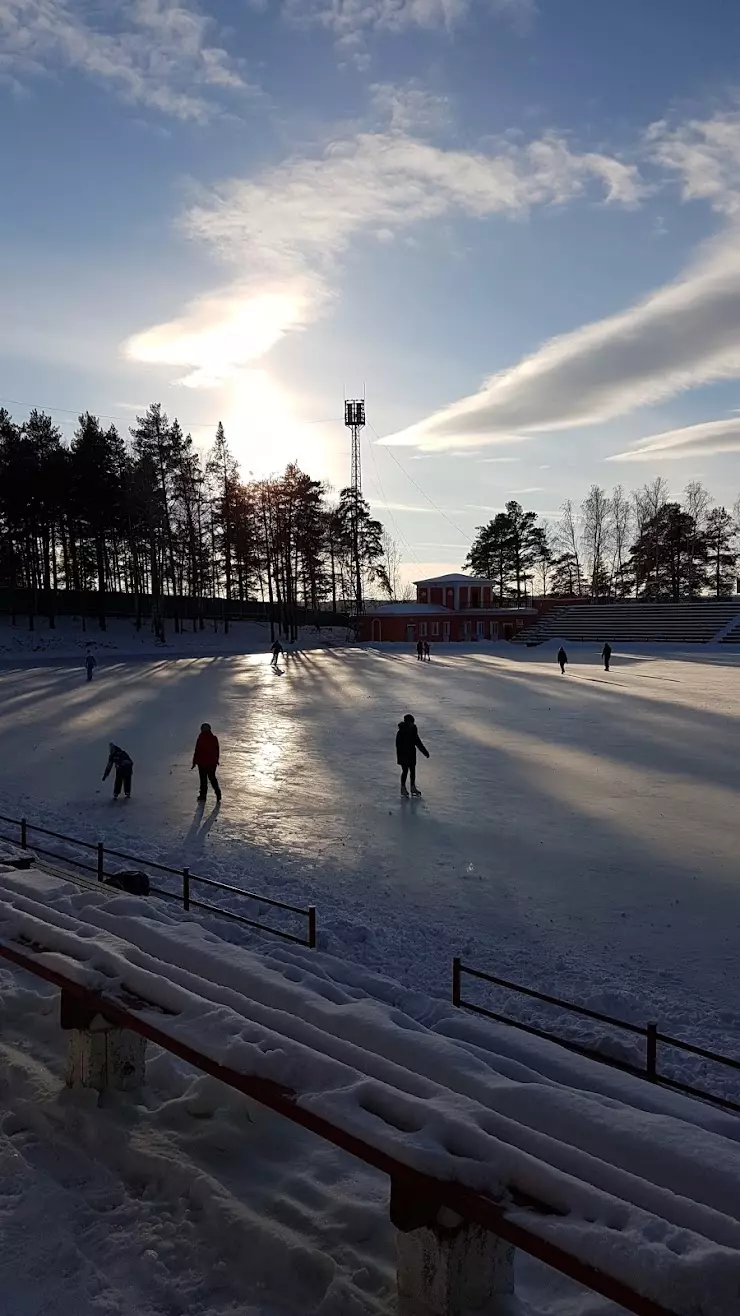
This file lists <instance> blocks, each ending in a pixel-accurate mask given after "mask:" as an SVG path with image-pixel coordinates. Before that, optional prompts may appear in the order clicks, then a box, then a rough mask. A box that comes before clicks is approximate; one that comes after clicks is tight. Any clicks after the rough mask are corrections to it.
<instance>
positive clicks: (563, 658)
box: [558, 644, 568, 676]
mask: <svg viewBox="0 0 740 1316" xmlns="http://www.w3.org/2000/svg"><path fill="white" fill-rule="evenodd" d="M567 661H568V655H567V653H566V652H565V649H564V648H563V646H562V644H561V646H560V648H559V649H558V664H559V666H560V675H561V676H565V664H566V663H567Z"/></svg>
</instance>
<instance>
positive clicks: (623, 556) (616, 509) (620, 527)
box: [611, 484, 633, 597]
mask: <svg viewBox="0 0 740 1316" xmlns="http://www.w3.org/2000/svg"><path fill="white" fill-rule="evenodd" d="M611 509H612V515H611V549H612V581H613V584H614V592H615V593H616V594H618V595H621V596H622V597H624V593H625V586H626V567H627V559H628V556H629V543H630V534H631V531H632V520H633V512H632V503H631V502H630V499H629V498H628V497H627V495H626V494H625V492H624V489H623V488H622V486H621V484H617V485H615V487H614V489H613V490H612V496H611Z"/></svg>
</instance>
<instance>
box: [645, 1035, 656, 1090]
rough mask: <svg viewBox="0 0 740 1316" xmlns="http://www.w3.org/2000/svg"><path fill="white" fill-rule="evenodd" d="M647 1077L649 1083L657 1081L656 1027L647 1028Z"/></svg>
mask: <svg viewBox="0 0 740 1316" xmlns="http://www.w3.org/2000/svg"><path fill="white" fill-rule="evenodd" d="M646 1069H647V1076H648V1078H649V1079H650V1082H651V1083H656V1082H657V1079H658V1025H657V1024H648V1026H647V1065H646Z"/></svg>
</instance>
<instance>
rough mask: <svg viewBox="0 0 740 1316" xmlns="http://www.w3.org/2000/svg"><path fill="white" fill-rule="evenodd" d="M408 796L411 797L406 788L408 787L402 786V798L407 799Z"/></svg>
mask: <svg viewBox="0 0 740 1316" xmlns="http://www.w3.org/2000/svg"><path fill="white" fill-rule="evenodd" d="M408 798H409V793H408V791H407V790H406V787H405V786H402V787H401V799H402V800H407V799H408Z"/></svg>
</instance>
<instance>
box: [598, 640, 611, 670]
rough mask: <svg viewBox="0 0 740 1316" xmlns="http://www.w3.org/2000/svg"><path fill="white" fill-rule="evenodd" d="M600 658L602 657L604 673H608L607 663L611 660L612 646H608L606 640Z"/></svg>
mask: <svg viewBox="0 0 740 1316" xmlns="http://www.w3.org/2000/svg"><path fill="white" fill-rule="evenodd" d="M601 656H602V658H603V659H604V671H605V672H608V671H609V662H610V660H611V656H612V646H611V645H610V643H609V641H608V640H607V642H606V644H605V645H604V647H603V649H602V650H601Z"/></svg>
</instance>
